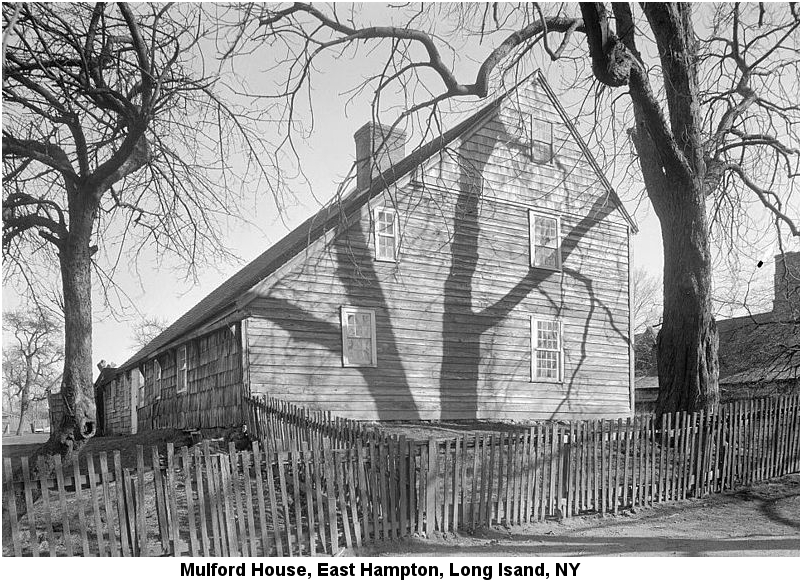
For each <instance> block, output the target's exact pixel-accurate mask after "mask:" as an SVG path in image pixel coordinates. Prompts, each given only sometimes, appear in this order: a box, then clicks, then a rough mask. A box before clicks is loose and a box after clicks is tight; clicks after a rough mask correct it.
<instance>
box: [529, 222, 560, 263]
mask: <svg viewBox="0 0 800 580" xmlns="http://www.w3.org/2000/svg"><path fill="white" fill-rule="evenodd" d="M528 226H529V232H528V236H529V242H530V254H531V266H532V267H534V268H544V269H546V270H561V219H560V218H559V217H558V216H551V215H546V214H540V213H536V212H535V211H533V210H530V211H529V212H528Z"/></svg>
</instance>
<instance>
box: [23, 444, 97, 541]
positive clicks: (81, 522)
mask: <svg viewBox="0 0 800 580" xmlns="http://www.w3.org/2000/svg"><path fill="white" fill-rule="evenodd" d="M72 476H73V481H74V482H75V484H74V485H75V505H76V507H77V509H78V527H79V528H80V532H81V549H82V555H83V556H91V555H92V553H91V552H90V551H89V535H88V533H87V529H86V511H85V508H84V506H83V490H82V489H81V487H82V486H81V481H82V480H83V478H82V477H81V470H80V458H79V457H76V458H75V460H74V461H73V462H72ZM32 537H33V538H35V534H34V535H33V536H32ZM34 541H35V540H34Z"/></svg>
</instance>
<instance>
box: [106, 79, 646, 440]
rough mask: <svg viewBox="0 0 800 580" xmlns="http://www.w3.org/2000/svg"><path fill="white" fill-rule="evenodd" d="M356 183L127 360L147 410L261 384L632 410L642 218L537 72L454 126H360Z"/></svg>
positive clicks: (318, 401)
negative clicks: (409, 135)
mask: <svg viewBox="0 0 800 580" xmlns="http://www.w3.org/2000/svg"><path fill="white" fill-rule="evenodd" d="M355 141H356V159H357V164H356V165H357V179H356V187H355V188H354V189H353V190H352V191H351V192H350V193H348V194H346V195H344V196H343V197H341V198H340V199H336V200H334V201H332V202H331V203H330V204H329V205H328V206H327V207H325V208H323V209H322V210H321V211H319V212H318V213H317V214H316V215H314V216H313V217H311V218H310V219H309V220H307V221H306V222H305V223H303V224H302V225H301V226H299V227H298V228H297V229H295V230H294V231H293V232H291V233H290V234H288V235H287V236H286V237H285V238H284V239H282V240H281V241H279V242H278V243H277V244H275V245H274V246H273V247H271V248H270V249H268V250H267V251H266V252H264V253H263V254H262V255H260V256H259V257H257V258H256V259H255V260H254V261H253V262H251V263H250V264H248V265H247V266H245V267H244V268H243V269H242V270H241V271H239V272H238V273H237V274H235V275H234V276H233V277H231V278H230V279H229V280H227V281H226V282H224V283H223V284H222V285H221V286H220V287H219V288H217V289H216V290H214V291H213V292H212V293H211V294H209V295H208V296H207V297H206V298H205V299H203V300H202V301H200V303H199V304H197V305H196V306H195V307H194V308H192V309H191V310H189V311H188V312H187V313H186V314H184V315H183V316H182V317H181V318H179V319H178V320H177V321H176V322H175V323H174V324H173V325H172V326H170V327H169V328H168V329H167V330H166V331H164V332H163V333H162V334H161V335H160V336H158V337H157V338H155V339H154V340H153V341H152V342H151V343H150V344H148V345H147V346H146V347H144V348H143V349H142V350H140V351H139V352H138V353H136V354H135V355H134V356H133V357H132V358H131V359H130V360H128V361H127V362H126V363H124V364H123V365H122V366H121V367H120V375H119V376H120V377H121V378H120V379H119V380H124V376H125V373H129V372H140V373H141V377H142V383H141V386H140V388H139V389H138V391H137V393H136V395H135V396H136V405H135V407H136V412H137V422H138V425H139V428H140V429H145V428H160V427H184V428H185V427H193V428H197V427H223V426H230V425H235V424H237V423H238V422H241V421H242V420H243V416H242V412H241V411H242V405H241V401H242V397H244V396H245V395H247V394H253V395H256V394H264V395H270V396H274V397H278V398H282V399H286V400H289V401H291V402H293V403H297V404H300V405H305V406H307V407H310V408H313V409H323V410H329V411H331V412H333V413H335V414H337V415H340V416H346V417H351V418H355V419H364V420H417V419H421V420H440V419H446V420H460V419H464V420H468V419H476V418H477V419H492V420H535V419H550V418H560V419H572V418H598V417H619V416H624V415H628V414H630V413H631V412H632V409H633V354H632V348H631V340H630V337H631V308H630V304H631V294H630V292H631V284H630V272H631V268H630V266H631V260H632V255H631V251H632V250H631V236H632V234H633V233H635V229H636V228H635V224H634V222H633V221H632V219H631V217H630V215H629V214H628V213H627V212H626V211H625V209H624V208H623V206H622V204H621V202H620V200H619V198H618V196H617V194H616V193H615V191H614V189H613V188H612V187H611V185H610V184H609V182H608V180H607V179H606V178H605V176H604V175H603V172H602V170H601V169H600V167H599V166H598V164H597V162H596V161H595V160H594V158H593V157H592V155H591V154H590V152H589V150H588V148H587V146H586V144H585V143H584V142H583V141H582V139H581V138H580V136H579V134H578V132H577V131H576V129H575V127H574V125H573V123H572V122H571V120H570V118H569V117H568V115H567V114H566V113H565V111H564V109H563V108H562V107H561V105H560V104H559V103H558V100H557V99H556V97H555V95H554V93H553V91H552V90H551V88H550V87H549V86H548V84H547V83H546V82H545V80H544V78H543V77H542V76H541V75H540V74H539V73H536V74H534V75H533V76H531V77H530V78H528V79H527V80H525V81H524V82H522V83H520V84H519V85H517V86H516V87H514V88H513V89H512V90H510V91H508V92H506V93H504V94H503V95H501V96H499V97H497V98H495V99H493V100H492V101H491V102H489V103H487V104H484V105H483V106H482V107H481V108H480V109H479V110H477V111H476V112H475V113H474V114H472V115H471V116H469V118H467V119H466V120H464V121H463V122H461V123H459V124H458V125H457V126H456V127H454V128H452V129H451V130H449V131H447V132H446V133H444V134H443V135H440V136H439V137H438V138H436V139H433V140H432V141H430V142H428V143H426V144H424V145H422V146H420V147H418V148H416V149H414V150H413V151H410V152H406V150H405V149H406V145H405V136H404V135H403V134H402V132H399V131H395V132H392V133H389V131H388V128H386V127H383V126H380V125H372V124H367V125H365V126H364V127H363V128H362V129H360V130H359V131H358V132H357V133H356V134H355Z"/></svg>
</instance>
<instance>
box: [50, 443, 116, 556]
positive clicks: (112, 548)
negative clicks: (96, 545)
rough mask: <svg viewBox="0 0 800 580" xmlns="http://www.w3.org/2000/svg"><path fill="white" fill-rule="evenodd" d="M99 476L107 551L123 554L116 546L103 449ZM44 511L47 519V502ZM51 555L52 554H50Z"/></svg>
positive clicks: (106, 461) (106, 459)
mask: <svg viewBox="0 0 800 580" xmlns="http://www.w3.org/2000/svg"><path fill="white" fill-rule="evenodd" d="M100 476H101V477H102V480H101V487H102V490H103V505H104V507H105V514H106V528H107V529H108V543H109V552H110V555H111V556H117V555H122V556H124V555H125V553H124V551H121V552H119V551H118V547H117V535H116V533H115V532H114V510H113V509H112V502H111V490H110V484H109V480H110V479H111V477H110V475H109V472H108V456H107V455H106V452H105V451H101V452H100ZM119 485H120V482H119V480H117V482H116V483H115V484H114V486H115V487H119ZM42 493H43V495H49V494H45V493H44V490H42ZM45 511H46V513H47V514H48V516H47V519H48V520H49V514H50V507H49V504H48V503H46V504H45ZM119 529H120V533H121V531H122V521H121V520H120V521H119ZM51 555H52V554H51Z"/></svg>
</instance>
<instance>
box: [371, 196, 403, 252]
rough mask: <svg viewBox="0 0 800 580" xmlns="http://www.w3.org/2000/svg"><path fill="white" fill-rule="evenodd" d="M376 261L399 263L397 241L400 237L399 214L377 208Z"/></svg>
mask: <svg viewBox="0 0 800 580" xmlns="http://www.w3.org/2000/svg"><path fill="white" fill-rule="evenodd" d="M373 221H374V223H375V259H376V260H380V261H384V262H395V261H397V241H398V239H399V236H398V235H397V234H398V232H397V230H398V227H397V226H398V224H397V212H396V211H395V210H393V209H385V208H382V207H378V208H375V212H374V214H373Z"/></svg>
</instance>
